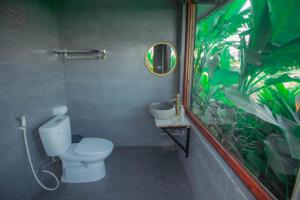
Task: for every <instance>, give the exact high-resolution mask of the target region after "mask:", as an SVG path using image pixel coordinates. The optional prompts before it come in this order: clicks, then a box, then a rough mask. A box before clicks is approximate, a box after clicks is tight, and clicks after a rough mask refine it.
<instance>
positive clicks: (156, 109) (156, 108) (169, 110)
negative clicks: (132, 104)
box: [149, 102, 176, 119]
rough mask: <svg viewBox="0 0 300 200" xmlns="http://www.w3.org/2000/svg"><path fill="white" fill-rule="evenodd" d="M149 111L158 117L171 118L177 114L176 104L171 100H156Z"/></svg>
mask: <svg viewBox="0 0 300 200" xmlns="http://www.w3.org/2000/svg"><path fill="white" fill-rule="evenodd" d="M149 112H150V113H151V114H152V115H153V116H154V117H155V118H156V119H170V118H172V117H173V116H174V115H175V114H176V109H175V106H174V105H173V104H171V103H169V102H155V103H152V104H150V106H149Z"/></svg>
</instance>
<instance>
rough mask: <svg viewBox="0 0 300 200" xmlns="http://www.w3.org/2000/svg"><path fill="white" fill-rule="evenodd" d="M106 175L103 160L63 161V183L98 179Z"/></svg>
mask: <svg viewBox="0 0 300 200" xmlns="http://www.w3.org/2000/svg"><path fill="white" fill-rule="evenodd" d="M105 175H106V169H105V163H104V160H102V161H97V162H88V163H86V162H74V161H63V174H62V177H61V181H62V182H64V183H87V182H93V181H98V180H100V179H102V178H104V177H105Z"/></svg>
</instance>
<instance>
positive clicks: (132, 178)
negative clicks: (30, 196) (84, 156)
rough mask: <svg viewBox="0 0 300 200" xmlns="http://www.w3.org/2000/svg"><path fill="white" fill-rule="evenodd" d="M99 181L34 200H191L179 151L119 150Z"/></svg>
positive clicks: (47, 194) (108, 160)
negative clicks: (105, 173)
mask: <svg viewBox="0 0 300 200" xmlns="http://www.w3.org/2000/svg"><path fill="white" fill-rule="evenodd" d="M106 168H107V175H106V177H105V178H103V179H102V180H100V181H97V182H92V183H81V184H62V185H61V186H60V188H59V189H58V190H57V191H52V192H48V191H44V192H42V193H41V194H39V195H38V197H37V198H36V199H35V200H47V199H49V200H54V199H55V200H68V199H74V200H87V199H88V200H190V199H192V198H191V189H190V186H189V183H188V181H187V178H186V175H185V173H184V170H183V167H182V166H181V163H180V161H179V158H178V157H177V153H176V151H169V150H167V149H164V148H160V147H116V148H115V149H114V151H113V153H112V155H111V156H110V157H109V158H108V159H107V160H106Z"/></svg>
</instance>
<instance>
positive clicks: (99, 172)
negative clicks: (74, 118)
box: [39, 115, 113, 183]
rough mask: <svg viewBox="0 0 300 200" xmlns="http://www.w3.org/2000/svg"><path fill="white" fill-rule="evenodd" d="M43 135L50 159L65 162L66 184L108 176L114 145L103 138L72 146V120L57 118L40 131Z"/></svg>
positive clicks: (42, 138)
mask: <svg viewBox="0 0 300 200" xmlns="http://www.w3.org/2000/svg"><path fill="white" fill-rule="evenodd" d="M39 134H40V137H41V140H42V143H43V146H44V149H45V151H46V153H47V155H48V156H58V157H59V158H60V159H61V160H62V168H63V174H62V177H61V181H62V182H65V183H85V182H92V181H97V180H100V179H101V178H103V177H104V176H105V175H106V169H105V163H104V160H105V159H106V158H107V157H108V156H109V155H110V154H111V152H112V150H113V143H112V142H111V141H109V140H107V139H103V138H83V139H82V140H81V141H80V142H79V143H73V144H72V143H71V127H70V119H69V117H68V116H66V115H61V116H56V117H54V118H53V119H51V120H50V121H48V122H47V123H46V124H44V125H43V126H41V127H40V128H39Z"/></svg>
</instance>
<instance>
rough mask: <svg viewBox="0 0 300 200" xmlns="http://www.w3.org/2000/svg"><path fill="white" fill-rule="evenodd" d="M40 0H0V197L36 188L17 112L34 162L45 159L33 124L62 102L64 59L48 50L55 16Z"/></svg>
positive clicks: (14, 199)
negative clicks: (25, 128) (23, 120)
mask: <svg viewBox="0 0 300 200" xmlns="http://www.w3.org/2000/svg"><path fill="white" fill-rule="evenodd" d="M35 2H38V1H35ZM39 2H41V1H39ZM43 2H44V3H43V4H41V3H34V2H33V1H25V0H10V1H1V2H0V158H1V161H0V199H1V200H19V199H20V200H26V199H31V197H32V196H33V195H34V194H35V193H36V192H38V191H39V190H40V187H39V186H38V185H37V183H36V181H35V180H34V178H33V175H32V173H31V171H30V168H29V164H28V161H27V157H26V154H25V146H24V142H23V137H22V134H21V132H20V131H19V130H18V126H19V123H18V121H17V120H16V118H17V117H19V116H20V115H26V116H27V120H28V126H29V128H28V140H29V146H30V151H31V153H32V157H33V163H34V165H35V167H36V168H37V167H39V166H41V164H42V163H44V162H46V161H47V160H48V159H49V158H48V157H47V156H46V154H45V152H44V150H43V147H42V144H41V142H40V139H39V136H38V132H37V128H38V127H39V126H40V125H41V124H42V123H44V122H45V121H46V120H48V119H49V118H50V117H51V116H52V115H51V112H50V111H51V108H52V107H53V106H54V105H56V104H65V103H66V96H65V84H64V74H63V68H62V64H61V63H60V62H59V61H58V60H57V59H56V58H55V57H53V55H51V54H49V50H51V49H53V48H56V47H57V46H59V41H58V34H57V27H56V19H55V18H54V17H53V13H52V10H51V7H50V6H51V5H48V4H47V3H46V1H43ZM39 176H40V177H41V178H42V180H44V181H47V180H46V178H45V176H44V177H43V176H42V175H39Z"/></svg>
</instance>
